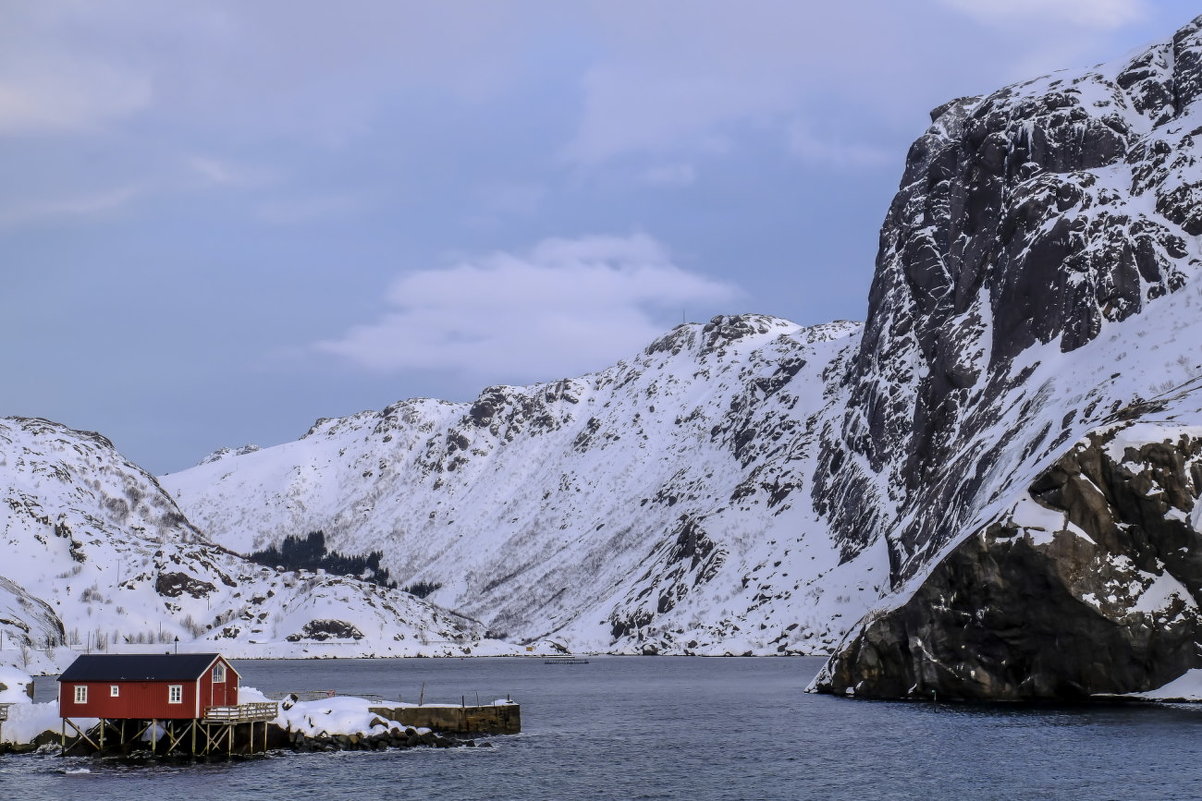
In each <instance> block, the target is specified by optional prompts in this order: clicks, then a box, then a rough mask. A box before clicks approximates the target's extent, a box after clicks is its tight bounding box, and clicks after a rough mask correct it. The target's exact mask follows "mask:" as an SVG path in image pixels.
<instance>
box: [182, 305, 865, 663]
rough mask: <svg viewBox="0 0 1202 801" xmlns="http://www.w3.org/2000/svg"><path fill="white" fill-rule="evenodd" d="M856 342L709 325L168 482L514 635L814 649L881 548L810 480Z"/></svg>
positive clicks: (661, 647)
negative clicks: (548, 375)
mask: <svg viewBox="0 0 1202 801" xmlns="http://www.w3.org/2000/svg"><path fill="white" fill-rule="evenodd" d="M859 334H860V327H859V326H858V325H856V324H853V323H843V322H840V323H831V324H829V325H822V326H816V327H812V328H802V327H799V326H797V325H794V324H792V323H789V322H786V321H784V320H778V319H773V318H770V317H763V316H758V315H745V316H739V317H719V318H715V319H714V320H712V321H710V322H709V323H707V324H705V325H682V326H679V327H677V328H676V329H675V330H674V331H672V332H671V333H669V334H668V335H667V336H665V337H664V338H662V339H660V340H658V341H656V342H654V343H652V344H651V345H650V346H648V347H647V348H646V350H644V351H643V352H642V353H640V354H638V355H637V356H635V357H634V358H632V359H630V360H629V361H627V362H623V363H619V364H618V365H616V366H614V367H612V368H610V369H608V370H605V371H602V372H600V373H596V374H594V375H590V376H586V377H584V378H580V379H576V380H565V381H560V382H557V383H553V384H540V385H535V386H531V387H489V388H488V389H486V390H484V391H483V392H482V393H481V394H480V396H479V397H478V398H477V399H476V401H475V402H473V403H467V404H454V403H445V402H441V401H434V400H411V401H404V402H401V403H397V404H394V405H392V406H389V407H388V408H387V409H384V410H383V411H380V412H364V413H361V414H358V415H354V416H352V417H348V418H344V419H338V420H319V421H318V422H317V423H316V424H315V425H314V426H313V428H312V429H311V430H310V431H309V433H308V434H306V435H305V436H304V437H303V438H302V439H300V440H299V441H297V442H292V443H288V444H285V445H280V446H277V447H273V448H265V449H263V450H257V451H253V452H249V453H242V454H234V453H232V452H227V453H225V454H223V455H222V456H221V458H216V459H214V458H211V457H210V458H208V459H206V460H205V461H204V462H203V463H202V464H200V465H199V466H197V467H195V468H192V469H190V470H186V471H183V472H180V473H176V474H174V475H169V476H164V477H162V478H161V481H162V483H163V486H164V487H166V488H167V490H168V491H169V492H170V493H171V495H172V496H173V497H174V498H175V499H176V501H177V502H178V503H179V504H180V505H181V508H183V509H184V510H185V511H186V512H187V514H188V517H189V518H190V519H191V520H193V521H194V522H195V523H196V524H197V525H198V526H200V527H201V528H202V529H203V530H204V531H205V532H206V533H207V534H208V535H209V536H211V537H212V538H213V539H214V540H215V541H217V542H219V543H221V544H222V545H223V546H225V547H227V548H230V549H232V550H235V551H238V552H241V553H251V552H255V551H262V550H265V549H266V548H268V547H274V546H277V545H279V544H280V543H281V542H282V541H283V540H285V539H286V538H288V537H302V538H303V537H305V536H306V535H307V534H309V533H310V532H316V531H320V532H323V533H324V535H325V542H326V543H327V545H328V547H329V548H330V549H331V550H335V551H337V552H339V553H341V554H350V555H362V554H366V553H370V552H373V551H382V559H381V562H380V565H381V566H382V567H384V568H386V569H387V571H388V573H389V575H390V576H391V577H392V578H393V579H394V580H395V581H397V582H398V583H399V584H400V585H401V586H409V587H422V588H424V589H430V588H434V589H433V591H432V592H431V594H430V595H429V598H430V599H431V600H434V601H437V602H438V603H440V604H442V605H444V606H447V607H449V608H454V609H457V610H460V611H462V612H464V613H466V614H468V615H470V616H472V617H475V618H479V619H481V620H482V621H484V622H485V623H486V624H487V626H488V627H489V629H490V630H491V631H492V632H493V633H494V634H495V635H498V636H504V637H507V638H510V639H513V640H517V641H520V642H525V641H529V640H537V639H541V638H547V637H550V638H554V639H555V640H557V641H560V642H563V643H565V644H566V645H568V646H569V647H571V648H574V649H578V650H599V651H616V652H627V653H629V652H636V653H637V652H660V653H667V652H672V653H685V652H687V653H719V654H721V653H746V652H751V653H796V652H803V653H814V652H822V651H824V650H828V649H829V648H830V647H832V646H833V645H834V643H835V642H837V641H838V640H839V639H840V638H841V637H842V636H843V634H844V632H845V631H846V628H847V626H848V625H849V624H850V623H851V622H853V621H854V620H856V619H857V618H858V617H859V616H860V615H861V614H862V613H863V611H864V610H865V609H866V608H867V606H868V604H870V603H871V602H873V601H874V600H875V599H876V598H877V597H878V596H879V594H880V589H881V587H882V586H884V585H885V583H886V582H887V578H888V576H887V572H888V569H887V563H886V561H885V553H884V550H883V548H877V549H872V548H867V549H864V551H863V552H862V553H861V554H860V555H859V556H858V557H857V558H856V559H854V560H851V561H846V560H842V559H841V558H840V552H839V549H838V548H837V547H835V545H834V544H833V543H832V541H831V540H830V538H829V537H828V536H826V534H825V525H824V524H823V522H822V521H821V520H820V518H819V517H818V515H817V514H816V513H815V511H814V503H813V500H812V498H811V495H810V492H811V489H812V481H811V476H812V475H813V474H814V472H815V470H816V468H817V462H816V458H817V456H818V454H819V450H818V447H817V438H818V434H819V432H820V431H821V429H822V424H821V422H820V420H821V418H820V414H821V413H822V412H823V410H824V409H827V408H828V407H829V406H830V405H831V403H832V402H834V401H835V400H836V392H835V390H837V388H838V381H837V380H835V381H832V377H834V378H836V379H837V378H838V377H839V376H840V375H842V374H843V373H844V372H845V370H846V364H845V362H846V360H847V359H848V358H849V356H850V355H851V354H853V353H855V351H856V348H857V345H858V341H859Z"/></svg>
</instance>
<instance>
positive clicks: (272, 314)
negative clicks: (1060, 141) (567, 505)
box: [0, 0, 1198, 474]
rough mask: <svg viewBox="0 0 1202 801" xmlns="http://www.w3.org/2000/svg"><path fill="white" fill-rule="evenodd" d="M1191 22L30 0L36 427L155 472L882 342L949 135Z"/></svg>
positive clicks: (8, 126)
mask: <svg viewBox="0 0 1202 801" xmlns="http://www.w3.org/2000/svg"><path fill="white" fill-rule="evenodd" d="M1197 12H1198V8H1197V7H1196V4H1194V3H1186V2H1177V1H1176V0H843V1H842V2H839V3H832V2H817V0H813V1H811V0H745V1H743V2H738V3H736V2H733V1H732V0H725V1H722V2H720V1H718V0H596V2H593V1H592V0H576V2H570V3H564V2H561V0H546V1H544V2H526V0H504V1H500V2H493V1H492V0H448V1H447V2H438V3H431V2H412V1H411V0H379V1H378V2H377V1H373V0H343V2H340V3H337V4H334V3H326V2H310V1H309V0H258V1H257V2H254V3H246V2H242V0H228V1H223V0H213V1H212V2H205V3H187V4H184V3H162V2H158V1H157V0H106V2H104V3H96V2H90V1H89V0H28V1H26V0H0V175H2V176H3V180H0V265H2V266H0V271H2V272H0V280H2V283H0V333H2V334H3V337H4V341H5V343H6V344H5V346H4V347H3V348H0V375H2V376H3V377H4V379H3V381H2V382H0V415H23V416H37V417H47V418H50V419H53V420H58V421H60V422H63V423H66V424H67V425H70V426H72V427H74V428H82V429H87V430H96V431H100V432H101V433H103V434H105V435H106V436H108V437H109V438H110V439H111V440H113V442H114V444H115V445H116V446H117V448H118V449H119V450H120V451H121V452H122V453H123V454H125V455H126V456H127V457H129V458H130V459H132V460H134V461H135V462H137V463H139V464H141V465H143V466H144V467H146V468H147V469H148V470H150V471H152V472H154V473H159V474H161V473H166V472H173V471H176V470H179V469H183V468H185V467H188V466H190V465H192V464H195V463H196V462H197V461H199V460H200V459H201V458H202V457H204V456H205V455H206V454H208V453H209V452H211V451H213V450H215V449H217V448H219V447H222V446H240V445H242V444H246V443H255V444H259V445H263V446H267V445H272V444H277V443H280V442H284V441H288V440H292V439H296V438H297V437H299V436H301V435H302V434H304V432H305V431H306V430H307V429H308V427H309V426H310V425H311V424H312V422H313V421H314V419H316V418H318V417H334V416H341V415H346V414H352V413H354V412H357V411H361V410H364V409H379V408H382V407H384V406H386V405H387V404H389V403H392V402H394V401H397V400H401V399H403V398H409V397H438V398H446V399H449V400H456V401H462V400H470V399H471V398H473V397H474V396H475V395H476V394H477V393H478V392H479V391H480V390H481V389H482V388H483V387H485V386H487V385H490V384H525V383H531V382H535V381H547V380H556V379H559V378H563V377H568V376H578V375H582V374H585V373H588V372H591V371H595V370H600V369H603V368H605V367H607V366H609V365H610V364H612V363H614V362H616V361H618V360H619V359H622V358H627V357H629V356H632V355H634V354H635V353H637V352H638V351H639V350H640V349H641V348H642V347H644V346H645V345H646V344H647V343H649V342H650V341H652V340H653V339H655V338H656V337H657V336H659V335H660V334H662V333H663V332H665V331H667V330H668V329H670V328H671V327H672V326H673V325H675V324H678V323H680V322H681V321H682V320H688V321H698V322H700V321H705V320H708V319H709V318H710V317H712V316H714V315H716V314H733V313H741V312H760V313H765V314H772V315H777V316H780V317H784V318H787V319H790V320H793V321H795V322H797V323H800V324H814V323H821V322H826V321H829V320H834V319H862V318H863V316H864V314H865V311H866V305H867V304H866V298H867V292H868V286H869V282H870V280H871V277H872V271H873V259H874V256H875V251H876V244H877V234H878V231H879V227H880V224H881V221H882V219H883V217H884V214H885V211H886V209H887V207H888V204H889V201H890V199H891V197H892V195H893V193H894V192H895V191H896V188H897V182H898V179H899V178H900V176H901V172H902V167H903V164H904V158H905V153H906V150H907V148H908V146H909V144H910V142H912V141H913V140H914V139H915V138H916V137H918V136H919V135H920V134H921V133H922V132H923V130H924V129H925V127H926V126H927V125H928V124H929V117H928V112H929V110H930V109H932V108H934V107H936V106H938V105H940V104H942V103H943V102H945V101H947V100H949V99H952V98H955V97H960V96H965V95H976V94H981V93H985V92H989V91H992V90H995V89H997V88H1000V87H1001V86H1003V85H1005V84H1007V83H1009V82H1013V81H1016V80H1022V79H1025V78H1030V77H1034V76H1036V75H1039V74H1043V73H1046V72H1048V71H1051V70H1055V69H1061V68H1069V67H1075V66H1083V65H1089V64H1094V63H1098V62H1100V61H1106V60H1112V59H1114V58H1118V57H1121V56H1122V55H1124V54H1126V53H1128V52H1130V51H1132V50H1134V49H1135V48H1138V47H1141V46H1143V45H1145V44H1147V43H1150V42H1153V41H1156V40H1160V39H1165V38H1168V37H1169V36H1170V35H1171V34H1172V32H1173V31H1174V30H1175V29H1176V28H1178V27H1180V26H1181V25H1183V24H1185V23H1186V22H1187V21H1189V20H1190V19H1191V18H1192V17H1193V16H1194V15H1195V14H1196V13H1197Z"/></svg>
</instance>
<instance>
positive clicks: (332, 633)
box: [284, 620, 363, 642]
mask: <svg viewBox="0 0 1202 801" xmlns="http://www.w3.org/2000/svg"><path fill="white" fill-rule="evenodd" d="M284 639H286V640H288V642H300V641H301V640H317V641H318V642H323V641H325V640H361V639H363V632H361V631H359V629H357V628H355V627H354V626H352V625H351V624H350V623H347V622H346V621H344V620H310V621H309V622H308V623H306V624H305V625H304V627H303V628H302V629H301V630H300V631H299V632H297V633H296V634H289V635H288V636H287V637H285V638H284Z"/></svg>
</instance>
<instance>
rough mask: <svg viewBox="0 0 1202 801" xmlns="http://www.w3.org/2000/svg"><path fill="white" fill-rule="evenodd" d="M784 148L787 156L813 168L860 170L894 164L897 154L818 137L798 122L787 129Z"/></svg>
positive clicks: (841, 140)
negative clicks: (787, 151)
mask: <svg viewBox="0 0 1202 801" xmlns="http://www.w3.org/2000/svg"><path fill="white" fill-rule="evenodd" d="M788 145H789V152H790V153H791V154H793V155H794V156H796V157H797V158H798V159H799V160H801V162H802V163H804V164H807V165H809V166H814V167H826V168H833V169H836V170H843V169H862V168H866V167H879V166H881V165H884V164H893V163H895V162H896V161H897V155H896V154H895V153H894V152H893V151H891V150H887V149H885V148H878V147H872V146H871V145H865V144H860V143H858V142H854V141H844V140H843V139H842V137H831V136H819V135H817V134H815V133H814V131H813V130H812V129H811V128H810V126H809V125H808V124H807V123H805V122H802V121H801V120H796V121H794V122H793V123H792V124H791V125H790V126H789V130H788Z"/></svg>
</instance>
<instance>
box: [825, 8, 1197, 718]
mask: <svg viewBox="0 0 1202 801" xmlns="http://www.w3.org/2000/svg"><path fill="white" fill-rule="evenodd" d="M1200 29H1202V18H1200V19H1199V20H1195V21H1194V22H1192V23H1190V24H1189V25H1187V26H1186V27H1184V28H1183V29H1181V30H1180V31H1179V32H1178V33H1177V34H1176V35H1175V36H1174V37H1173V38H1172V39H1171V40H1170V41H1167V42H1163V43H1160V44H1157V45H1154V46H1152V47H1150V48H1148V49H1147V50H1146V51H1144V52H1142V53H1139V54H1137V55H1136V56H1135V57H1134V58H1131V59H1127V60H1123V61H1120V62H1116V63H1113V64H1107V65H1102V66H1100V67H1096V68H1093V69H1089V70H1084V71H1080V72H1078V73H1058V74H1055V75H1052V76H1049V77H1046V78H1041V79H1039V80H1035V81H1029V82H1026V83H1023V84H1018V85H1015V86H1011V87H1007V88H1005V89H1002V90H1000V91H998V92H995V93H993V94H991V95H988V96H985V97H979V98H966V99H962V100H957V101H954V102H952V103H949V104H948V105H946V106H944V107H942V108H940V109H937V110H936V111H935V112H933V113H932V118H933V123H934V124H933V125H932V127H931V128H930V130H928V131H927V133H926V134H925V135H924V136H923V137H921V138H920V139H919V140H918V141H917V142H916V143H915V145H914V146H913V147H912V148H911V151H910V154H909V157H908V159H907V165H906V172H905V175H904V177H903V179H902V186H901V189H900V191H899V192H898V195H897V198H896V199H895V201H894V202H893V205H892V207H891V208H890V211H889V215H888V217H887V218H886V221H885V226H884V228H883V231H882V249H881V252H880V255H879V259H878V269H877V273H876V278H875V280H874V283H873V288H872V298H871V306H870V313H869V319H868V322H867V324H866V327H865V334H864V337H863V340H862V342H861V347H860V350H859V353H858V354H857V355H856V358H855V360H854V364H853V366H852V369H851V370H850V371H849V374H848V378H847V389H846V392H847V406H846V411H845V412H844V414H843V417H842V421H843V425H842V426H838V427H832V428H831V429H829V430H828V431H826V432H824V437H823V451H824V457H823V464H824V466H825V467H826V468H828V469H826V470H824V471H821V472H820V474H819V483H820V484H821V490H820V493H819V496H820V497H821V498H822V506H823V508H824V509H825V510H826V511H827V512H828V513H829V515H830V519H831V522H832V524H833V527H834V530H835V533H836V536H837V537H838V539H839V541H840V542H842V543H843V547H844V550H845V553H846V554H848V555H854V554H855V553H857V552H858V550H859V549H860V548H862V547H865V545H866V544H867V543H871V542H873V541H874V539H875V538H876V537H879V536H882V535H883V536H885V538H886V540H887V542H888V545H889V554H890V566H891V576H892V580H893V582H894V585H895V589H896V591H895V592H894V593H893V594H892V595H891V596H890V598H889V599H888V600H887V602H886V603H885V604H883V605H882V607H881V608H880V609H878V610H876V611H875V612H874V613H873V614H872V615H870V616H869V617H868V618H867V620H866V623H865V624H864V626H863V627H862V628H860V629H858V630H857V632H856V633H855V635H854V636H853V637H852V639H851V640H850V641H849V642H848V643H847V644H846V646H845V647H844V648H842V649H841V650H840V652H839V653H838V654H837V655H836V656H835V658H834V659H833V660H832V662H831V664H830V665H828V668H827V670H826V671H825V672H824V674H823V675H822V676H820V677H819V679H818V681H817V682H816V685H815V686H816V688H817V689H824V690H829V691H833V692H840V693H854V694H856V695H868V696H887V697H897V696H906V695H913V696H918V697H929V696H930V695H931V694H932V693H938V694H939V695H940V696H941V697H963V698H1046V697H1062V696H1065V695H1078V696H1079V695H1087V694H1090V693H1094V692H1128V691H1138V690H1147V689H1151V688H1152V687H1154V686H1157V682H1160V683H1163V682H1164V681H1165V680H1167V679H1169V678H1173V676H1175V675H1178V674H1180V672H1181V671H1182V670H1184V669H1185V668H1186V667H1191V666H1197V662H1198V661H1199V656H1198V649H1197V647H1196V645H1195V642H1196V640H1197V634H1198V631H1197V620H1196V619H1195V615H1196V610H1197V606H1196V605H1197V602H1198V601H1199V600H1200V599H1202V596H1199V594H1198V590H1199V581H1200V580H1202V571H1200V569H1199V568H1200V567H1202V563H1200V562H1199V561H1198V560H1199V558H1200V557H1199V551H1198V545H1199V542H1198V541H1197V535H1196V533H1195V531H1196V525H1197V520H1196V519H1194V518H1193V517H1191V516H1190V515H1191V514H1192V510H1193V508H1194V503H1195V499H1196V497H1197V495H1198V493H1199V490H1200V489H1202V487H1199V485H1198V483H1197V477H1198V476H1197V473H1196V471H1195V468H1194V467H1193V465H1194V463H1195V460H1196V450H1197V446H1196V437H1197V431H1196V430H1194V429H1193V428H1191V426H1193V425H1195V424H1198V423H1200V422H1202V415H1199V399H1198V397H1197V395H1198V387H1197V383H1196V382H1195V381H1193V380H1191V379H1192V378H1193V376H1195V375H1197V374H1198V372H1199V370H1200V369H1202V368H1200V362H1202V358H1200V355H1199V352H1198V349H1197V344H1198V334H1197V331H1198V329H1197V312H1198V308H1197V304H1198V299H1199V288H1200V287H1199V285H1198V272H1199V259H1198V255H1199V253H1200V252H1202V249H1200V244H1199V239H1198V235H1199V234H1202V215H1200V213H1199V208H1202V207H1200V206H1199V200H1202V169H1199V166H1198V158H1199V155H1200V151H1199V144H1198V142H1197V141H1196V137H1198V135H1199V134H1200V133H1202V104H1200V103H1199V94H1202V36H1200V33H1199V31H1200ZM1166 392H1168V393H1170V394H1169V395H1167V396H1166V395H1165V393H1166ZM1157 398H1159V399H1160V400H1158V401H1157V402H1149V399H1157ZM1145 423H1146V424H1145ZM1115 443H1122V447H1121V448H1119V447H1118V446H1117V445H1115ZM1116 448H1117V450H1116ZM849 454H851V455H854V456H855V457H858V458H850V459H849V458H848V455H849Z"/></svg>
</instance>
